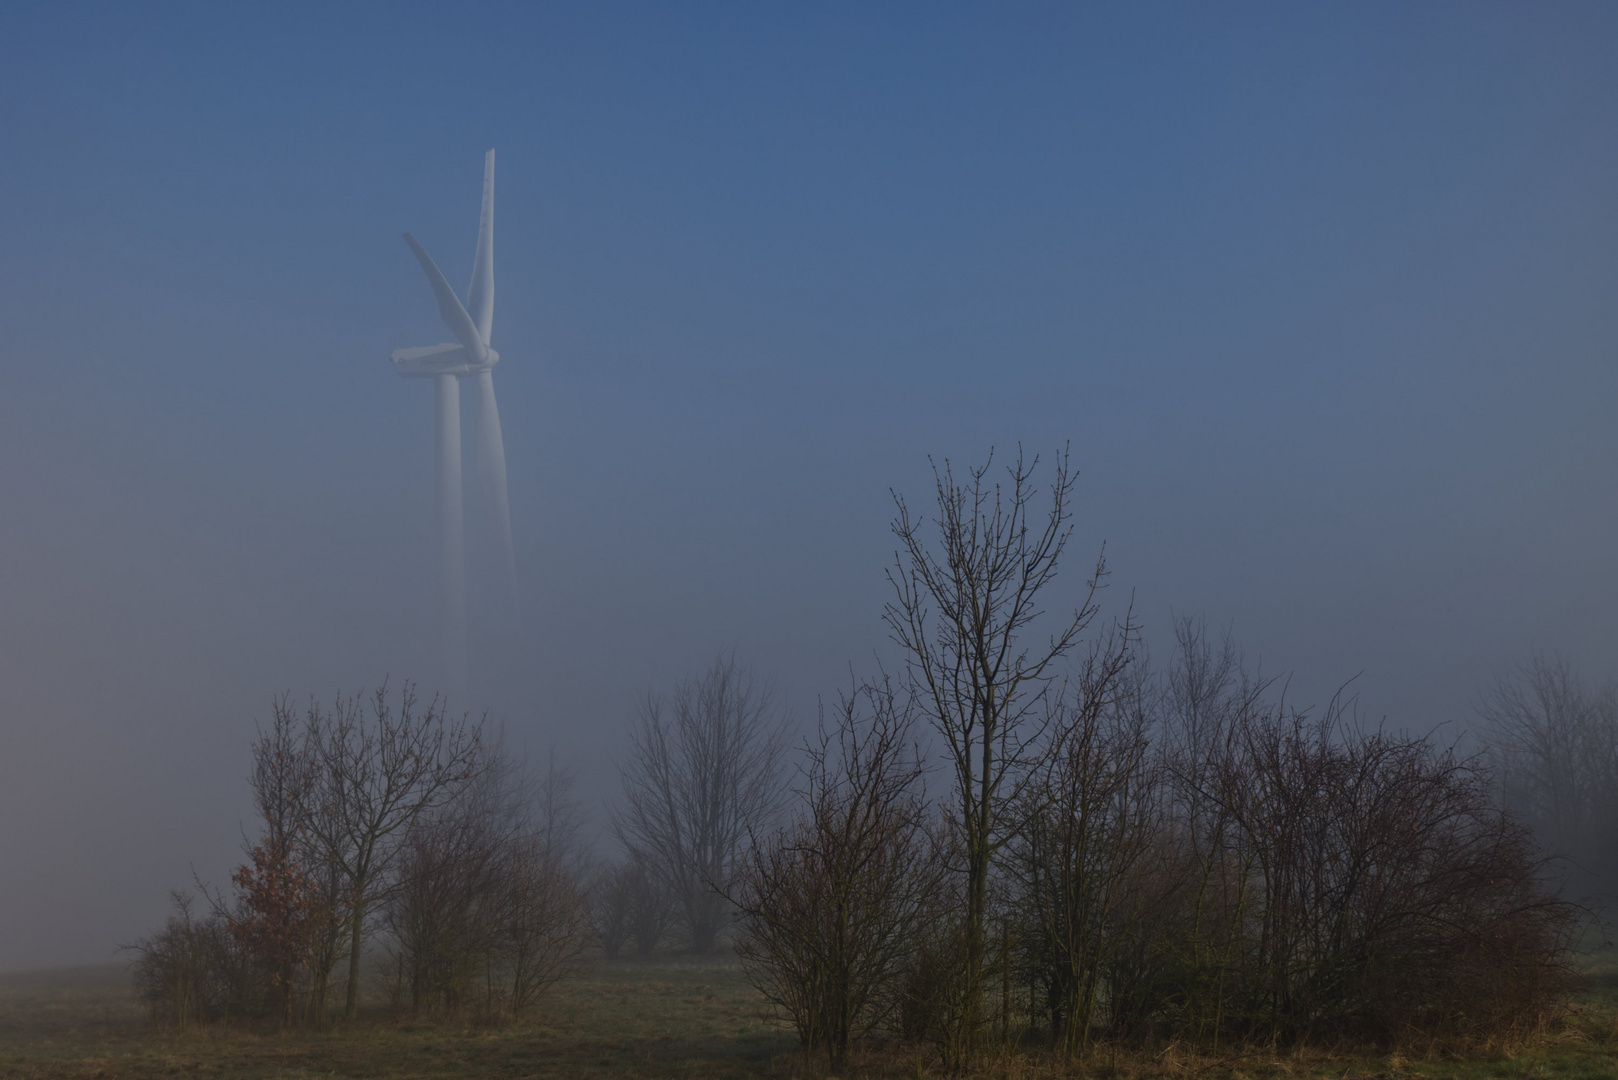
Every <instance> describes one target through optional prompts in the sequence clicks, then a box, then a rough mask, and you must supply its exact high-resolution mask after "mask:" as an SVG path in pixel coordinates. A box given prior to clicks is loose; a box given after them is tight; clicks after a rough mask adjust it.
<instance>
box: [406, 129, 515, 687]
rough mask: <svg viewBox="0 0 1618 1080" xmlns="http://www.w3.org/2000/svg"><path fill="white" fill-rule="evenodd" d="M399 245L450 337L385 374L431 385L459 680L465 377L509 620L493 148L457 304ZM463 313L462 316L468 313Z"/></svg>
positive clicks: (442, 546)
mask: <svg viewBox="0 0 1618 1080" xmlns="http://www.w3.org/2000/svg"><path fill="white" fill-rule="evenodd" d="M404 239H405V243H406V244H409V245H410V250H411V251H412V252H413V253H414V254H415V256H416V261H417V262H419V263H421V269H422V271H423V272H425V273H426V275H427V283H428V284H429V285H431V286H432V289H433V296H434V297H435V298H437V300H438V314H439V316H440V317H442V318H443V320H444V323H445V325H447V326H448V327H449V328H450V331H451V332H452V333H454V335H455V341H456V344H443V345H427V346H423V347H420V348H414V349H397V350H395V351H394V353H393V354H392V360H393V369H394V370H395V371H396V372H398V373H399V374H400V375H402V376H404V377H406V378H416V379H427V378H430V379H433V380H434V382H435V383H436V385H437V397H438V400H437V411H436V416H437V423H436V424H435V426H434V432H435V434H434V448H435V451H436V455H435V469H434V473H435V479H436V488H437V504H438V505H437V509H438V554H439V560H440V564H441V581H440V588H441V590H442V594H441V603H442V604H443V617H444V635H445V640H444V647H445V651H446V653H447V656H446V660H447V662H448V667H449V675H450V677H451V679H452V681H455V682H458V683H464V679H465V672H466V541H465V533H464V529H463V524H462V517H463V510H462V500H461V389H460V380H461V379H463V378H467V377H471V378H473V379H475V380H476V387H477V419H476V425H477V426H476V431H475V433H474V442H475V445H476V451H477V468H478V478H479V482H480V487H481V489H482V491H483V494H484V501H485V502H486V503H487V504H488V510H489V513H490V516H491V517H492V518H493V521H492V525H493V531H494V537H495V543H496V546H497V548H498V551H497V557H498V559H499V561H500V566H499V567H498V570H499V572H500V576H501V580H500V587H501V592H502V594H503V595H502V601H503V602H504V603H505V604H506V605H507V606H508V608H509V612H508V614H509V615H510V616H511V617H512V618H515V615H516V606H517V568H516V557H515V553H514V551H513V549H512V543H511V507H510V503H509V501H508V500H507V496H506V451H505V445H504V443H503V441H502V440H501V438H500V409H499V407H498V405H496V403H495V398H494V365H495V364H497V363H499V362H500V354H499V353H497V352H495V351H494V350H493V349H492V348H490V347H489V335H490V333H491V332H492V330H493V328H494V151H493V150H490V151H489V152H488V153H487V154H485V155H484V156H483V212H482V214H481V216H480V218H479V220H478V246H477V254H476V255H475V256H474V257H473V260H472V283H471V285H469V286H468V287H467V290H466V304H465V305H464V306H463V305H462V304H461V301H460V299H459V298H458V297H457V296H456V295H455V290H454V289H452V288H450V284H449V282H448V281H447V280H445V278H444V274H443V272H442V271H441V270H439V269H438V264H436V263H434V262H433V259H432V256H431V255H428V254H427V251H426V249H425V248H423V247H422V246H421V244H419V243H417V241H416V238H415V237H414V236H411V235H410V234H409V233H405V234H404ZM468 309H470V311H469V310H468Z"/></svg>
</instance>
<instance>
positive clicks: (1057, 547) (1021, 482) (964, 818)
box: [885, 448, 1106, 1066]
mask: <svg viewBox="0 0 1618 1080" xmlns="http://www.w3.org/2000/svg"><path fill="white" fill-rule="evenodd" d="M993 458H994V456H993V453H992V452H991V454H990V456H989V460H988V461H986V462H985V463H984V464H983V465H982V466H981V467H976V468H973V469H971V470H969V472H968V473H967V476H966V477H965V478H964V480H960V481H958V480H957V479H956V477H955V475H954V472H953V470H952V469H951V466H950V463H949V462H948V461H947V460H946V461H945V462H944V465H943V467H942V469H940V468H938V467H937V466H936V465H935V466H934V469H933V480H934V489H935V491H934V494H935V499H936V503H937V516H936V517H934V518H932V519H931V520H930V521H929V520H928V519H926V518H918V517H916V516H914V515H913V514H912V513H911V511H910V507H909V505H908V504H907V503H906V501H905V499H904V497H903V496H902V495H900V494H898V493H897V492H895V493H894V496H893V498H894V503H895V506H896V508H897V511H898V513H897V516H896V517H895V518H894V520H893V526H892V527H893V534H894V535H895V536H896V537H897V538H898V540H899V551H898V552H897V554H896V557H895V565H894V566H893V567H891V568H890V569H889V571H888V580H889V582H890V583H891V584H892V587H893V599H892V600H891V601H890V602H889V603H888V605H887V607H886V611H885V619H886V622H887V625H888V628H889V630H890V632H891V635H892V637H893V640H894V641H895V642H896V643H897V644H898V645H899V646H900V647H901V648H902V649H903V650H904V654H905V659H906V668H905V670H906V674H907V677H908V679H909V681H910V688H911V690H912V692H913V693H914V694H915V695H916V696H917V698H918V700H919V701H920V702H921V705H922V707H923V708H925V709H926V710H927V712H928V713H929V715H930V718H931V720H932V724H933V726H934V728H935V729H936V730H937V732H938V734H939V736H940V737H941V739H942V741H943V746H944V749H945V751H946V753H947V755H948V759H949V762H950V765H951V766H952V769H953V773H954V776H953V781H954V782H953V788H954V791H953V800H952V803H953V811H954V815H955V818H956V824H957V826H958V828H959V830H960V839H961V845H962V849H963V853H964V860H965V868H964V870H965V875H966V889H965V892H966V912H965V926H964V928H963V929H964V933H965V943H964V944H965V970H964V971H963V972H962V977H963V979H964V980H965V983H964V987H963V990H964V1000H965V1006H966V1007H965V1009H964V1015H963V1016H962V1020H961V1023H960V1025H959V1028H960V1030H959V1031H957V1032H955V1033H954V1034H953V1035H952V1036H951V1039H950V1040H949V1041H950V1045H948V1046H946V1048H945V1051H946V1056H948V1057H950V1058H951V1059H952V1060H951V1062H950V1064H951V1065H952V1066H958V1065H960V1064H962V1063H964V1062H965V1061H966V1060H967V1059H969V1058H970V1057H971V1055H972V1053H973V1050H974V1047H975V1043H976V1039H977V1029H978V1027H979V1025H980V1023H981V1021H982V1002H983V995H984V979H985V941H984V922H985V918H986V914H987V909H988V892H989V875H990V869H991V864H992V862H993V859H994V856H995V853H996V851H997V850H998V849H999V848H1000V847H1001V846H1002V845H1003V844H1004V843H1005V842H1006V840H1007V838H1008V835H1009V828H1008V826H1009V824H1010V817H1011V815H1010V813H1009V811H1010V808H1011V806H1012V805H1013V804H1014V803H1015V802H1016V801H1017V797H1018V794H1019V792H1020V789H1021V786H1022V785H1023V783H1024V782H1025V781H1026V778H1027V769H1026V768H1025V766H1026V765H1027V764H1028V760H1027V755H1026V753H1025V751H1026V749H1027V748H1028V747H1029V746H1030V744H1031V743H1033V742H1036V741H1037V740H1038V738H1039V736H1040V734H1041V733H1042V732H1043V731H1044V728H1045V726H1046V718H1047V716H1048V715H1049V712H1050V709H1049V706H1050V705H1051V704H1052V703H1053V702H1054V700H1055V699H1054V698H1052V697H1051V694H1052V691H1053V684H1055V683H1057V682H1058V681H1059V680H1060V679H1061V678H1062V666H1061V664H1060V661H1061V660H1062V659H1063V658H1064V657H1065V656H1067V655H1068V653H1070V652H1071V651H1072V650H1073V648H1074V647H1075V646H1076V645H1077V644H1078V643H1079V641H1080V640H1081V638H1082V637H1083V635H1084V633H1085V630H1086V628H1088V627H1089V625H1090V624H1091V622H1092V621H1094V619H1095V617H1096V614H1097V610H1098V609H1097V606H1096V591H1097V590H1098V589H1099V588H1100V587H1101V583H1102V580H1103V578H1104V575H1105V570H1106V567H1105V561H1104V557H1098V559H1097V561H1096V566H1095V570H1094V572H1093V573H1092V575H1091V577H1090V578H1089V580H1088V582H1087V584H1086V586H1085V587H1084V588H1083V589H1081V590H1080V592H1079V603H1078V605H1077V606H1076V607H1074V609H1073V610H1072V612H1071V614H1066V615H1063V616H1061V617H1060V618H1058V619H1057V620H1055V621H1054V624H1053V625H1052V628H1051V630H1050V632H1049V635H1048V636H1046V637H1044V638H1042V639H1035V638H1034V630H1035V627H1036V623H1038V622H1040V620H1041V616H1042V615H1043V614H1044V612H1043V610H1042V609H1041V607H1040V602H1041V594H1042V593H1043V592H1044V591H1045V589H1046V588H1047V587H1048V586H1050V585H1051V583H1052V582H1053V581H1055V580H1056V576H1057V569H1058V565H1059V564H1060V562H1061V558H1062V554H1063V551H1064V550H1065V549H1066V547H1067V543H1068V540H1069V538H1070V537H1071V536H1072V524H1071V520H1070V519H1071V516H1072V511H1071V504H1072V497H1073V484H1074V479H1075V477H1074V475H1073V473H1072V472H1071V470H1070V468H1069V459H1068V454H1067V451H1066V450H1064V451H1063V452H1062V453H1060V454H1059V455H1057V457H1056V461H1055V476H1054V477H1053V478H1052V481H1051V484H1050V487H1049V489H1048V492H1047V497H1048V499H1049V505H1048V509H1044V510H1043V512H1042V511H1041V510H1040V508H1039V507H1036V505H1035V503H1036V501H1037V500H1038V496H1039V489H1038V487H1037V485H1036V484H1035V482H1034V474H1035V471H1036V468H1037V466H1038V461H1039V459H1038V458H1037V457H1035V458H1033V459H1032V460H1029V459H1026V458H1025V457H1024V456H1023V454H1022V451H1021V449H1020V448H1019V450H1018V453H1017V458H1016V460H1015V461H1014V462H1013V463H1012V464H1011V466H1010V467H1009V468H1007V469H1006V478H1005V480H1004V481H1003V482H997V481H995V480H992V479H991V478H990V471H991V467H992V465H993ZM929 526H931V527H929ZM1057 692H1058V693H1059V692H1060V691H1059V690H1057Z"/></svg>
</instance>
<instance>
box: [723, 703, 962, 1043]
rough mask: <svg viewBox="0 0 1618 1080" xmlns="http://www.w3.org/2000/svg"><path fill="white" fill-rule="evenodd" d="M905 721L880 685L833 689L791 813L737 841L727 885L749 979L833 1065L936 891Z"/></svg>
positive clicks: (900, 966) (867, 1018)
mask: <svg viewBox="0 0 1618 1080" xmlns="http://www.w3.org/2000/svg"><path fill="white" fill-rule="evenodd" d="M913 726H914V723H913V717H912V713H911V710H910V708H909V705H908V702H905V701H901V700H899V699H898V698H897V697H896V695H895V693H894V691H893V689H892V687H891V686H889V685H888V684H887V682H886V681H885V680H884V681H883V682H882V683H879V684H874V685H869V684H868V685H866V686H862V687H859V688H857V689H856V690H855V692H854V693H853V694H851V695H849V696H846V697H844V698H843V700H842V702H841V707H840V709H839V711H838V714H837V719H836V722H835V724H834V725H833V726H832V727H831V728H828V727H827V726H826V724H825V720H824V717H823V718H822V721H821V729H820V736H819V741H818V744H815V745H811V746H810V747H809V748H808V754H809V764H808V768H807V770H806V775H805V786H804V788H803V790H802V791H801V793H800V795H801V800H802V816H801V817H800V818H799V820H798V821H796V822H794V823H793V824H792V825H791V826H789V827H787V828H785V829H783V830H781V831H779V832H777V833H776V834H775V835H774V836H772V837H771V838H769V839H768V840H767V841H765V842H764V843H762V844H759V845H756V846H754V847H752V848H751V849H750V850H749V852H748V854H747V856H746V857H745V859H744V869H743V871H742V873H741V879H740V881H739V883H738V885H737V888H736V889H735V891H734V892H733V893H732V894H731V898H732V900H733V902H734V903H735V904H736V906H737V909H738V910H739V912H740V915H741V928H740V939H739V941H738V949H739V951H740V952H741V955H742V958H743V961H744V963H745V964H746V965H747V969H748V974H749V976H750V977H751V978H752V980H753V982H754V985H756V986H757V987H758V988H759V990H760V991H762V992H763V994H764V996H765V998H766V999H767V1000H769V1001H770V1002H771V1003H773V1004H774V1005H775V1006H776V1008H777V1009H779V1010H780V1011H781V1012H782V1013H784V1014H785V1015H786V1016H788V1017H790V1018H791V1019H792V1021H793V1023H794V1024H795V1026H796V1027H797V1029H798V1035H799V1038H800V1040H801V1041H802V1043H803V1045H804V1048H805V1049H806V1050H814V1049H822V1048H823V1049H824V1050H825V1051H826V1053H827V1055H828V1057H829V1059H830V1065H831V1068H832V1070H833V1071H834V1072H840V1071H841V1070H842V1068H843V1066H844V1063H845V1061H846V1059H847V1055H848V1050H849V1044H850V1041H851V1040H853V1039H856V1038H859V1037H861V1036H862V1035H864V1034H865V1033H866V1032H868V1031H870V1030H871V1029H872V1028H874V1027H876V1026H877V1025H879V1024H881V1023H883V1022H885V1021H887V1020H888V1019H889V1018H890V1017H891V1016H892V1015H893V1014H894V1012H895V1010H896V1009H897V1007H898V1005H899V1002H900V1000H901V983H902V979H903V977H904V975H905V974H906V972H907V970H908V967H909V965H910V962H911V959H912V957H913V955H914V953H915V950H916V945H917V941H918V938H919V937H920V936H921V931H922V925H921V924H922V921H923V919H924V918H925V917H926V916H927V915H928V914H929V907H930V900H931V899H932V897H933V895H934V894H935V892H936V886H937V881H938V877H939V874H940V870H939V868H938V865H937V860H936V858H935V857H934V856H935V854H936V853H935V852H933V851H932V850H930V845H929V844H928V837H927V835H926V832H925V817H926V806H925V803H924V801H923V798H922V793H921V789H920V781H921V775H922V764H921V761H920V757H919V754H918V753H917V750H916V748H915V746H914V745H912V743H911V737H912V728H913Z"/></svg>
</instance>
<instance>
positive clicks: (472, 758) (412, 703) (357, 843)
mask: <svg viewBox="0 0 1618 1080" xmlns="http://www.w3.org/2000/svg"><path fill="white" fill-rule="evenodd" d="M305 739H306V742H307V746H308V750H309V753H310V754H311V755H312V756H313V758H314V760H315V762H316V765H317V768H318V779H317V782H316V795H315V799H314V802H315V806H314V808H313V812H312V813H311V814H310V815H309V818H310V829H311V832H312V833H313V835H314V837H315V839H316V841H317V842H318V844H319V847H320V851H321V855H322V857H323V859H325V860H326V862H327V863H328V864H329V866H330V867H331V868H332V869H333V871H334V874H335V877H336V879H337V884H338V885H339V887H340V888H341V890H342V900H343V903H344V912H343V914H344V923H343V929H344V932H345V934H346V936H347V938H348V987H347V997H346V1000H345V1002H344V1009H343V1014H344V1016H345V1017H347V1018H349V1019H353V1018H354V1016H355V1015H356V1013H357V1011H358V1008H359V974H360V958H361V951H362V948H363V946H364V943H365V936H366V932H367V918H368V917H369V916H370V914H371V912H372V908H373V906H374V905H375V904H376V903H377V902H378V901H379V900H381V899H382V898H383V896H384V895H385V893H386V889H387V887H388V885H389V884H390V878H389V874H388V872H389V870H390V868H391V867H392V865H393V862H394V859H395V858H396V857H397V856H398V854H399V852H400V851H401V849H402V848H403V846H404V841H405V839H406V837H407V836H409V834H410V829H411V827H412V826H413V825H415V823H416V822H417V821H418V820H420V819H421V818H422V816H423V815H425V814H428V813H430V812H431V811H433V810H434V809H436V808H437V807H440V806H442V805H444V804H446V803H448V802H449V801H451V800H452V799H453V798H454V797H455V796H456V795H457V794H459V793H460V792H461V791H462V790H464V789H465V788H466V786H467V785H468V784H469V783H471V781H472V780H473V778H474V777H475V775H476V771H477V768H478V765H479V758H480V754H479V751H480V748H481V725H480V724H475V723H471V722H468V721H467V720H465V719H462V720H454V719H451V718H450V717H449V715H448V714H447V712H446V710H445V707H444V703H443V702H442V701H441V700H440V699H438V698H436V697H435V698H434V699H433V700H432V702H431V703H429V704H428V706H427V707H426V708H425V709H422V708H421V707H420V703H419V701H418V699H417V696H416V691H415V687H414V686H412V685H411V684H409V683H406V684H405V685H404V687H403V689H402V690H401V692H400V694H399V699H398V705H397V707H396V706H395V705H394V704H393V703H392V702H391V701H390V700H389V698H388V693H387V687H386V686H383V687H380V688H378V689H377V690H376V692H375V693H374V694H373V695H371V698H370V709H369V717H367V716H366V711H365V710H364V709H363V707H362V706H361V704H360V702H359V700H358V699H355V698H348V699H343V698H339V699H338V700H337V702H336V703H335V705H334V706H333V708H332V710H331V712H329V713H327V712H323V711H322V710H320V709H318V708H317V707H315V706H313V705H311V707H310V710H309V713H308V718H307V725H306V731H305Z"/></svg>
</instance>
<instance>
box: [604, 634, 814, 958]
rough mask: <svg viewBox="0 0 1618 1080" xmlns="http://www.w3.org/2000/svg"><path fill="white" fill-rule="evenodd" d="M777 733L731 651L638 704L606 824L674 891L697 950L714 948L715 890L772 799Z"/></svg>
mask: <svg viewBox="0 0 1618 1080" xmlns="http://www.w3.org/2000/svg"><path fill="white" fill-rule="evenodd" d="M783 742H784V719H783V716H782V714H781V713H780V712H779V710H778V709H777V708H776V706H775V702H774V698H773V696H772V695H771V693H770V691H769V690H768V689H767V688H765V687H761V686H759V685H758V684H757V683H755V682H754V680H753V677H752V676H751V675H750V674H749V673H748V672H747V671H746V670H745V669H743V668H742V667H741V666H740V665H738V664H737V663H736V660H735V658H734V657H730V658H726V657H721V658H720V659H718V660H716V661H715V662H714V663H713V665H712V666H711V667H710V668H709V669H708V670H707V671H705V672H704V673H702V674H701V675H699V676H696V677H694V678H690V679H686V680H684V681H682V682H680V683H679V684H678V685H677V686H676V687H675V689H674V692H673V694H671V695H670V696H669V698H668V699H666V700H665V699H664V698H663V697H662V696H660V695H652V696H648V697H647V698H646V700H645V701H644V702H643V703H642V705H641V711H640V717H639V719H638V721H637V723H636V725H635V727H634V732H633V736H632V741H631V746H630V752H629V757H628V759H627V760H626V761H625V763H624V764H623V766H622V768H621V770H620V771H621V773H622V778H623V802H622V803H621V804H620V806H619V808H618V810H617V812H616V813H615V814H614V815H613V822H612V824H613V831H614V833H615V835H616V836H617V838H618V840H619V842H620V843H622V844H623V846H624V849H625V851H627V852H628V853H629V855H630V857H631V859H633V860H635V861H636V862H639V863H640V864H641V865H643V866H644V867H645V868H646V870H647V872H648V873H649V874H650V875H651V876H652V877H653V878H654V879H655V880H656V881H657V882H658V883H659V884H660V885H661V886H662V887H663V888H664V889H665V890H666V891H667V893H668V894H669V895H670V896H672V897H673V899H674V902H675V904H676V906H677V909H678V911H679V914H680V918H681V922H682V923H683V925H684V929H685V931H686V934H687V936H688V939H689V942H690V945H691V947H692V949H694V950H695V951H697V952H711V951H712V950H713V948H714V946H715V942H716V940H717V938H718V936H719V934H720V932H721V931H722V930H723V929H724V926H725V922H726V919H727V917H728V915H727V903H726V901H725V899H724V897H723V896H721V895H720V890H728V889H729V888H730V886H731V884H732V882H733V881H734V878H735V874H736V871H737V864H738V857H739V855H740V854H741V852H742V849H743V845H744V844H745V843H746V842H747V838H748V836H749V835H750V833H753V832H757V831H761V830H762V829H763V828H764V827H765V826H766V825H767V823H768V822H769V820H770V819H771V818H772V816H773V815H774V813H775V810H776V808H777V807H778V806H779V804H780V800H781V790H780V788H781V785H780V772H781V751H782V746H783Z"/></svg>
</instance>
